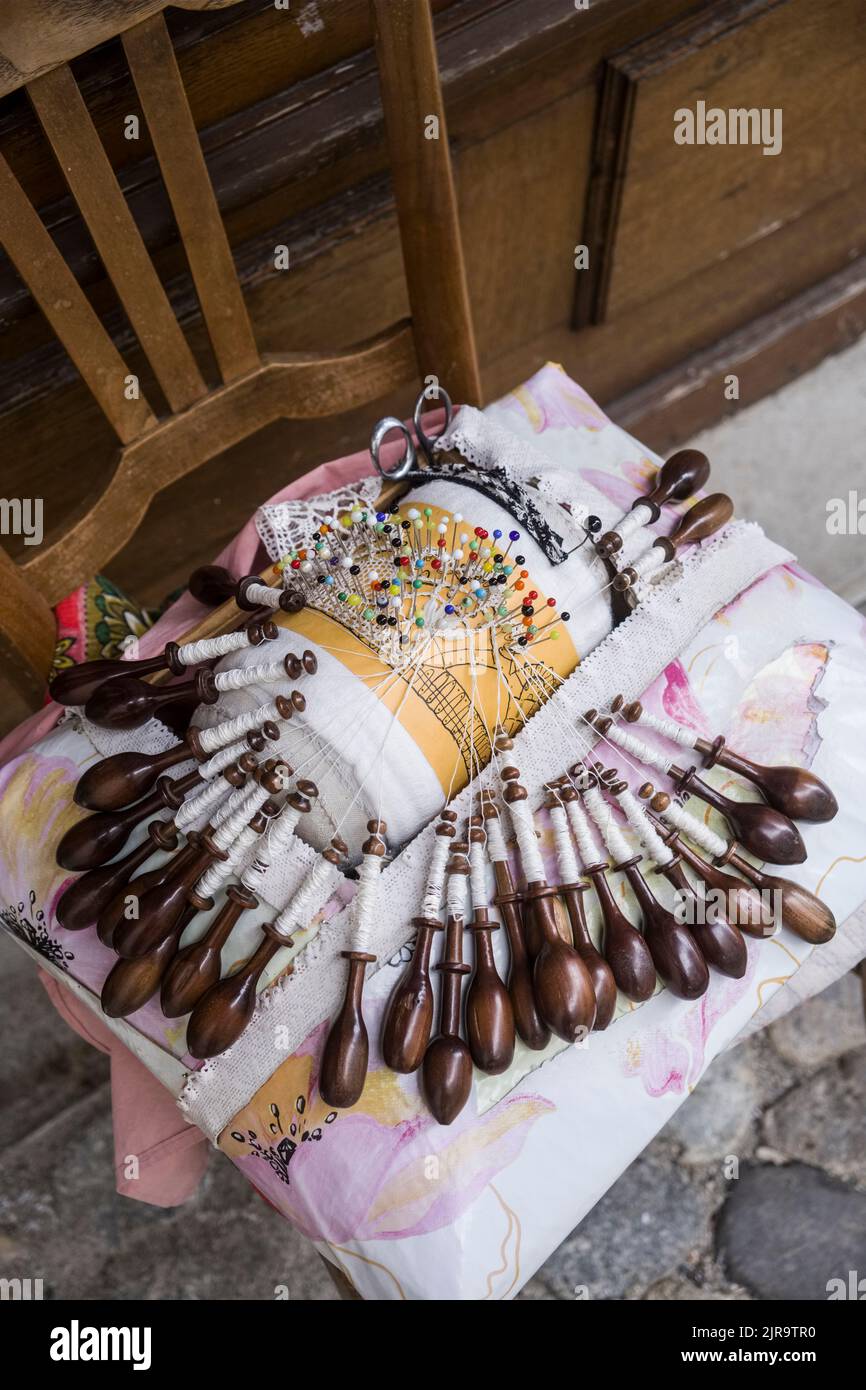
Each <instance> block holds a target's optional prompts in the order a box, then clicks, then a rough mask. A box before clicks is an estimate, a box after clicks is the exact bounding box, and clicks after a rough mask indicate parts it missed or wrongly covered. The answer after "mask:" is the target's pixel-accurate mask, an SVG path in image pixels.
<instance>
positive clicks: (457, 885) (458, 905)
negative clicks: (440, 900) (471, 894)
mask: <svg viewBox="0 0 866 1390" xmlns="http://www.w3.org/2000/svg"><path fill="white" fill-rule="evenodd" d="M445 907H446V910H447V912H448V916H449V917H459V918H460V919H461V921H462V920H463V918H464V917H465V915H466V875H465V874H449V875H448V882H447V884H446V886H445Z"/></svg>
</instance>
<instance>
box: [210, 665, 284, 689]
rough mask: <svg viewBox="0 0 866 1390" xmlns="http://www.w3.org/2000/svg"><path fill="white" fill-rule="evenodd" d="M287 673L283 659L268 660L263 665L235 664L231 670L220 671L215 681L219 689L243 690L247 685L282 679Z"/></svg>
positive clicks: (263, 683)
mask: <svg viewBox="0 0 866 1390" xmlns="http://www.w3.org/2000/svg"><path fill="white" fill-rule="evenodd" d="M285 674H286V668H285V665H284V663H283V662H282V661H268V662H266V663H265V664H264V665H262V666H234V667H232V669H231V670H230V671H218V672H217V674H216V675H215V676H214V682H215V684H216V688H217V690H242V689H243V687H244V686H245V685H256V684H257V683H260V684H262V685H267V684H268V682H269V681H278V680H282V679H283V677H284V676H285Z"/></svg>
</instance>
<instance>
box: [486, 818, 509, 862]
mask: <svg viewBox="0 0 866 1390" xmlns="http://www.w3.org/2000/svg"><path fill="white" fill-rule="evenodd" d="M484 829H485V831H486V833H487V857H488V859H489V860H490V862H491V864H503V863H504V862H505V861H506V860H507V858H508V848H507V846H506V844H505V835H504V834H503V831H502V822H501V821H500V819H499V817H498V816H490V817H489V818H488V819H487V820H485V822H484Z"/></svg>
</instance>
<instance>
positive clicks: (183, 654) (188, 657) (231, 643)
mask: <svg viewBox="0 0 866 1390" xmlns="http://www.w3.org/2000/svg"><path fill="white" fill-rule="evenodd" d="M249 645H250V635H249V633H248V632H246V631H241V632H224V633H223V634H222V636H221V637H202V638H201V640H200V641H198V642H184V644H183V646H182V647H179V648H178V651H177V658H178V661H180V662H181V663H182V665H184V666H197V665H198V663H199V662H200V661H210V659H211V658H212V657H219V656H228V655H229V653H230V652H239V651H241V650H242V649H243V648H244V647H248V646H249Z"/></svg>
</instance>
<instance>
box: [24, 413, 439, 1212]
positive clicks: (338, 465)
mask: <svg viewBox="0 0 866 1390" xmlns="http://www.w3.org/2000/svg"><path fill="white" fill-rule="evenodd" d="M440 423H441V411H436V412H433V413H431V414H430V415H428V416H425V417H424V428H425V430H426V432H427V433H428V434H432V433H433V432H434V429H438V428H439V425H440ZM401 451H402V443H401V442H400V441H399V440H397V441H395V442H394V443H393V444H386V445H385V446H384V448H383V450H382V458H383V462H384V464H385V466H386V467H390V466H391V465H392V463H393V462H395V461H396V458H397V456H398V455H399V453H400V452H401ZM370 471H371V467H370V455H369V453H368V452H367V450H363V451H362V452H360V453H357V454H349V455H347V456H346V457H345V458H340V459H335V460H334V461H333V462H331V463H324V464H322V465H321V466H320V467H319V468H314V469H313V471H312V472H311V473H306V474H304V476H303V477H302V478H297V479H296V480H295V481H294V482H292V483H289V484H288V486H287V487H284V488H282V489H281V490H280V491H279V492H277V493H275V494H274V496H273V497H271V498H269V499H268V500H269V501H270V502H282V501H284V500H286V499H288V498H296V497H316V496H318V495H319V494H320V493H324V492H332V491H333V490H335V489H336V488H339V487H342V486H344V485H345V484H346V483H349V482H355V481H356V480H357V479H359V478H364V477H367V476H368V475H369V473H370ZM214 563H215V564H219V565H225V566H226V568H227V569H228V570H229V571H230V572H231V573H232V574H234V575H236V576H237V577H238V578H240V576H241V575H244V574H249V573H250V572H251V571H254V570H262V569H264V567H265V564H266V563H267V556H266V554H265V552H264V549H263V547H262V545H261V542H260V540H259V536H258V532H257V531H256V528H255V523H254V520H253V518H252V517H251V518H250V520H249V521H248V522H247V523H246V525H245V526H244V527H243V528H242V529H241V530H240V531H239V532H238V534H237V535H236V536H235V538H234V540H233V541H231V542H230V544H229V545H227V546H226V548H225V550H223V551H221V552H220V554H219V555H218V556H217V557H216V560H215V561H214ZM208 611H209V610H207V609H206V608H203V607H202V605H201V604H200V603H197V602H196V600H195V599H194V598H193V597H192V595H191V594H189V593H184V594H182V595H181V597H180V598H179V599H178V600H177V602H176V603H173V604H172V606H171V608H169V609H168V611H167V612H165V613H164V614H163V615H162V617H161V618H160V619H159V621H158V622H156V623H154V625H153V627H152V628H150V629H149V630H148V631H147V632H146V633H145V635H144V636H143V637H142V639H141V641H140V642H139V644H138V647H139V654H140V655H141V656H149V655H150V654H151V653H152V652H156V651H159V649H160V648H161V647H163V646H164V645H165V643H166V642H170V641H172V640H173V639H176V638H178V637H180V636H182V635H183V634H184V633H185V632H187V631H188V630H189V628H191V627H192V626H193V624H194V623H196V622H198V621H199V620H200V619H201V618H202V617H203V616H205V614H206V613H207V612H208ZM61 713H62V709H61V706H60V705H56V704H54V702H53V701H52V702H50V703H49V704H47V705H46V706H45V707H44V708H43V709H41V710H40V711H39V712H38V714H34V715H31V717H30V718H29V719H26V720H25V721H24V723H23V724H19V725H18V727H17V729H13V731H12V732H11V733H10V734H7V735H6V737H5V738H4V739H3V740H2V741H0V766H2V765H3V763H5V762H7V761H8V760H9V759H10V758H14V757H17V756H18V754H20V753H23V752H24V751H25V749H27V748H29V747H30V746H31V744H33V743H36V742H37V741H38V740H39V739H40V738H44V736H45V735H46V734H47V733H49V732H50V730H51V729H53V727H54V725H55V724H56V723H57V720H58V719H59V718H60V715H61ZM39 974H40V977H41V979H42V983H43V985H44V986H45V990H46V992H47V994H48V997H49V998H50V1000H51V1002H52V1003H53V1005H54V1007H55V1008H56V1009H57V1011H58V1013H59V1014H60V1015H61V1016H62V1017H63V1018H64V1019H65V1020H66V1022H67V1023H68V1024H69V1026H70V1028H72V1029H73V1030H74V1032H76V1033H78V1034H79V1035H80V1036H81V1037H82V1038H85V1039H86V1040H87V1041H88V1042H89V1043H92V1044H93V1046H94V1047H96V1048H98V1049H99V1051H100V1052H105V1053H107V1054H108V1056H109V1057H110V1058H111V1106H112V1119H113V1123H114V1165H115V1180H116V1186H117V1190H118V1192H120V1193H121V1194H122V1195H123V1196H126V1197H133V1198H135V1199H136V1200H137V1201H139V1202H149V1203H150V1204H151V1205H153V1206H158V1207H173V1206H178V1205H179V1204H180V1203H181V1202H185V1201H186V1199H187V1198H188V1197H190V1196H191V1195H192V1193H193V1192H194V1191H195V1189H196V1187H197V1186H198V1184H199V1182H200V1180H201V1178H202V1176H203V1175H204V1171H205V1168H206V1167H207V1158H208V1146H207V1141H206V1139H205V1137H204V1135H203V1134H202V1133H201V1131H200V1130H198V1129H196V1128H194V1127H193V1126H191V1125H189V1124H187V1123H186V1121H184V1120H183V1119H182V1117H181V1114H180V1111H179V1110H178V1108H177V1105H176V1103H175V1098H174V1096H172V1094H171V1093H170V1092H169V1091H167V1090H166V1089H165V1087H164V1086H162V1085H161V1084H160V1082H158V1081H157V1080H156V1078H155V1077H153V1076H152V1075H151V1074H150V1072H149V1071H148V1070H147V1068H146V1067H145V1066H144V1065H143V1064H142V1063H141V1062H139V1061H138V1059H137V1058H136V1057H133V1055H132V1053H131V1052H130V1051H129V1050H128V1049H127V1048H126V1047H124V1045H123V1043H121V1042H120V1040H119V1039H118V1038H117V1037H115V1035H114V1034H113V1033H111V1032H110V1031H109V1029H108V1028H106V1027H105V1025H104V1024H103V1023H102V1022H101V1021H100V1020H99V1019H98V1018H97V1016H96V1015H95V1014H94V1013H93V1012H92V1010H90V1009H89V1008H88V1007H87V1005H86V1004H83V1003H81V1002H80V1000H78V999H77V998H76V997H75V996H74V995H73V994H71V993H70V992H69V991H68V990H65V989H63V988H62V987H61V986H60V984H59V983H58V982H57V981H56V980H55V979H54V978H53V976H50V975H47V974H45V972H44V971H40V972H39ZM130 1156H134V1157H135V1158H137V1160H138V1165H137V1173H138V1176H137V1177H135V1178H130V1177H128V1176H127V1171H128V1169H129V1167H130V1165H129V1163H128V1159H129V1157H130Z"/></svg>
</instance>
